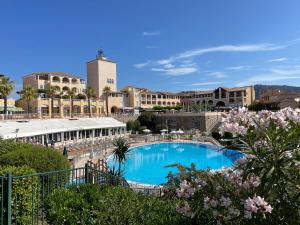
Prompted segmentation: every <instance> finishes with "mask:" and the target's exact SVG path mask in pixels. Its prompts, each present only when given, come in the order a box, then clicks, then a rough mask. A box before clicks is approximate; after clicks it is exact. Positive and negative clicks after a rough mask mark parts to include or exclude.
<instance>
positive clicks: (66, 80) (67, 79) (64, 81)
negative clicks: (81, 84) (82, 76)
mask: <svg viewBox="0 0 300 225" xmlns="http://www.w3.org/2000/svg"><path fill="white" fill-rule="evenodd" d="M62 82H63V83H67V84H69V83H70V80H69V78H67V77H64V78H63V79H62Z"/></svg>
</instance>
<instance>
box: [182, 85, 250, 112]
mask: <svg viewBox="0 0 300 225" xmlns="http://www.w3.org/2000/svg"><path fill="white" fill-rule="evenodd" d="M179 95H180V100H181V103H182V104H183V105H193V104H204V105H209V106H213V107H243V106H248V105H250V104H251V103H253V102H254V100H255V91H254V87H253V86H247V87H236V88H225V87H219V88H217V89H215V90H208V91H188V92H182V93H180V94H179Z"/></svg>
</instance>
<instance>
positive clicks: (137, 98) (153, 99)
mask: <svg viewBox="0 0 300 225" xmlns="http://www.w3.org/2000/svg"><path fill="white" fill-rule="evenodd" d="M122 92H125V93H127V94H128V97H127V98H128V100H127V104H128V105H127V106H128V107H132V108H143V109H149V108H153V107H154V106H176V105H179V104H180V96H179V95H178V94H175V93H171V92H157V91H151V90H148V89H146V88H137V87H133V86H127V87H125V88H123V89H122Z"/></svg>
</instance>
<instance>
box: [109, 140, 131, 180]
mask: <svg viewBox="0 0 300 225" xmlns="http://www.w3.org/2000/svg"><path fill="white" fill-rule="evenodd" d="M112 144H113V146H114V149H113V156H114V159H115V160H116V162H117V163H118V175H119V176H120V175H121V165H122V163H124V162H125V161H126V160H127V156H128V153H129V152H130V151H131V149H130V148H129V147H130V145H129V144H128V142H127V141H126V139H125V138H123V137H119V138H115V139H114V140H113V141H112Z"/></svg>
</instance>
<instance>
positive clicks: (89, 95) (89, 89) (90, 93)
mask: <svg viewBox="0 0 300 225" xmlns="http://www.w3.org/2000/svg"><path fill="white" fill-rule="evenodd" d="M85 94H86V97H87V99H88V104H89V115H90V117H92V110H91V98H92V97H95V94H96V91H95V89H94V88H92V87H87V89H86V92H85Z"/></svg>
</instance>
